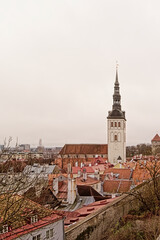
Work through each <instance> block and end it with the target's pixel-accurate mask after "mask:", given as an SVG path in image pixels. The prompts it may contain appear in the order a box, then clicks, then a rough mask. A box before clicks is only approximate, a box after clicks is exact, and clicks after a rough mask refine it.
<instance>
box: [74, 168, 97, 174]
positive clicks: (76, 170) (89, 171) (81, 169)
mask: <svg viewBox="0 0 160 240" xmlns="http://www.w3.org/2000/svg"><path fill="white" fill-rule="evenodd" d="M83 169H85V170H86V173H88V174H89V173H94V170H93V168H92V167H88V166H86V167H82V168H80V167H72V173H73V174H77V173H78V171H81V172H82V173H83Z"/></svg>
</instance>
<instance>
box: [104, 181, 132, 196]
mask: <svg viewBox="0 0 160 240" xmlns="http://www.w3.org/2000/svg"><path fill="white" fill-rule="evenodd" d="M131 184H132V181H130V180H105V181H104V184H103V191H104V192H105V193H123V192H128V191H129V190H130V187H131Z"/></svg>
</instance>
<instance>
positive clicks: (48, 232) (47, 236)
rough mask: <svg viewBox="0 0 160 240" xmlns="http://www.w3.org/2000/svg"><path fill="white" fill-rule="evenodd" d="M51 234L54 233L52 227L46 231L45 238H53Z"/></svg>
mask: <svg viewBox="0 0 160 240" xmlns="http://www.w3.org/2000/svg"><path fill="white" fill-rule="evenodd" d="M53 235H54V229H53V228H51V229H49V230H47V231H46V239H51V238H53Z"/></svg>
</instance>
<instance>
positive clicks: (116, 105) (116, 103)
mask: <svg viewBox="0 0 160 240" xmlns="http://www.w3.org/2000/svg"><path fill="white" fill-rule="evenodd" d="M112 109H113V110H114V109H115V110H121V95H120V93H119V82H118V64H116V81H115V84H114V94H113V106H112Z"/></svg>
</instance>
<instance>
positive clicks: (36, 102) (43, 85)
mask: <svg viewBox="0 0 160 240" xmlns="http://www.w3.org/2000/svg"><path fill="white" fill-rule="evenodd" d="M159 9H160V1H159V0H150V1H148V0H121V1H120V0H47V1H46V0H27V1H22V0H10V1H9V0H5V1H4V0H0V89H1V91H0V103H1V105H0V107H1V114H0V122H1V124H0V143H3V140H4V138H5V137H7V138H8V137H9V136H12V137H13V142H14V141H15V139H16V137H18V138H19V143H31V144H33V145H38V142H39V139H40V138H42V141H43V144H44V145H45V146H63V144H65V143H106V142H107V125H106V121H107V120H106V117H107V115H108V111H109V110H111V108H112V95H113V88H114V81H115V65H116V60H118V62H119V82H120V92H121V97H122V110H124V111H126V118H127V145H131V144H138V143H143V142H144V143H150V141H151V139H152V138H153V137H154V135H155V134H156V133H159V134H160V108H159V105H160V14H159Z"/></svg>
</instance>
